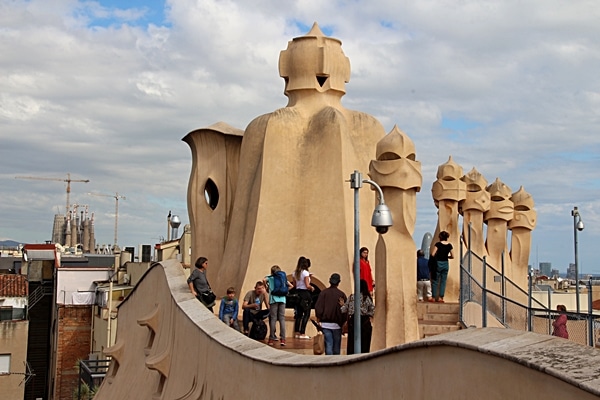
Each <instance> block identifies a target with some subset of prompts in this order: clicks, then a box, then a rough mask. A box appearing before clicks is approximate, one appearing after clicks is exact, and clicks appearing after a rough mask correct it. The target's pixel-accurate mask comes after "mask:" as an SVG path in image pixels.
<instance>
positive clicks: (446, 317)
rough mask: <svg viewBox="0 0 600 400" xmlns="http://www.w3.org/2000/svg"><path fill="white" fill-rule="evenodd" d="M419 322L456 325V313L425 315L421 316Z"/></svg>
mask: <svg viewBox="0 0 600 400" xmlns="http://www.w3.org/2000/svg"><path fill="white" fill-rule="evenodd" d="M420 321H435V322H443V323H456V322H458V313H443V314H442V313H427V314H424V315H423V318H422V319H421V320H419V322H420Z"/></svg>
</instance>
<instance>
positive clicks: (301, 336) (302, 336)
mask: <svg viewBox="0 0 600 400" xmlns="http://www.w3.org/2000/svg"><path fill="white" fill-rule="evenodd" d="M298 339H310V336H308V335H300V336H298Z"/></svg>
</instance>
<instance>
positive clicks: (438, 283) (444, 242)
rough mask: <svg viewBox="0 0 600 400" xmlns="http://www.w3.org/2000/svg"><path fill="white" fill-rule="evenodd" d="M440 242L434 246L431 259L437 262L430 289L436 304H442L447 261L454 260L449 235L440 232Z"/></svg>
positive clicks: (447, 266) (446, 276) (446, 275)
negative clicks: (434, 276)
mask: <svg viewBox="0 0 600 400" xmlns="http://www.w3.org/2000/svg"><path fill="white" fill-rule="evenodd" d="M438 237H439V239H440V241H439V242H437V243H436V244H435V246H434V247H433V251H432V252H431V257H434V258H435V260H436V262H437V274H436V278H435V280H434V281H433V284H432V285H431V286H432V289H433V296H434V297H435V301H436V302H438V303H443V302H444V292H445V291H446V279H447V278H448V269H449V268H450V266H449V264H448V259H451V258H454V253H452V244H451V243H450V242H448V238H449V237H450V234H449V233H448V232H446V231H441V232H440V234H439V235H438Z"/></svg>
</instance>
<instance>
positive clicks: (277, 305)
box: [264, 265, 293, 346]
mask: <svg viewBox="0 0 600 400" xmlns="http://www.w3.org/2000/svg"><path fill="white" fill-rule="evenodd" d="M264 282H265V284H266V285H267V292H269V331H270V332H269V342H268V345H269V346H273V345H274V344H275V342H276V341H277V332H276V328H277V321H279V344H280V345H281V346H285V295H286V294H287V293H288V290H289V289H290V288H291V287H293V286H292V284H291V283H289V282H288V280H287V275H286V274H285V272H283V271H282V270H281V268H279V265H273V266H272V267H271V275H268V276H266V277H265V279H264Z"/></svg>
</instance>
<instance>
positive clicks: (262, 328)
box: [248, 319, 267, 340]
mask: <svg viewBox="0 0 600 400" xmlns="http://www.w3.org/2000/svg"><path fill="white" fill-rule="evenodd" d="M248 336H249V337H250V339H254V340H265V338H266V337H267V324H265V321H263V320H262V319H255V320H254V321H252V328H250V333H249V334H248Z"/></svg>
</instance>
